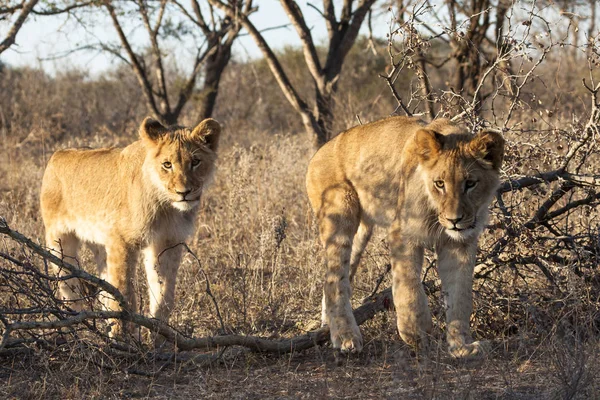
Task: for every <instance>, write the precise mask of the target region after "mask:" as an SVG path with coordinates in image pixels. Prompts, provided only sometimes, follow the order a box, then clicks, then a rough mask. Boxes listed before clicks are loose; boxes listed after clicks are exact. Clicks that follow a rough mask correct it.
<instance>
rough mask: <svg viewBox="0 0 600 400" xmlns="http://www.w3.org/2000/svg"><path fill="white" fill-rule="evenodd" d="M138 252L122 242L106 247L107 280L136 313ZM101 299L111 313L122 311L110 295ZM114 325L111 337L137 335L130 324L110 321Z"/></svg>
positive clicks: (115, 241)
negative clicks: (127, 334)
mask: <svg viewBox="0 0 600 400" xmlns="http://www.w3.org/2000/svg"><path fill="white" fill-rule="evenodd" d="M137 257H138V252H137V251H136V250H135V249H133V248H132V247H131V246H128V245H127V244H126V243H125V242H123V241H121V240H113V241H111V242H110V243H108V244H107V245H106V280H107V281H108V283H110V284H111V285H113V286H114V287H116V288H117V289H118V290H119V291H120V292H121V294H122V295H123V297H124V298H125V300H126V301H127V308H128V310H130V311H133V312H135V311H136V308H137V302H136V296H135V279H136V264H137ZM103 295H104V296H105V297H104V298H102V299H101V302H102V304H103V305H104V307H105V308H106V309H107V310H109V311H121V306H120V304H119V302H118V301H117V300H116V299H114V298H112V297H111V296H110V295H107V294H103ZM109 322H110V323H111V325H112V329H111V331H110V334H109V336H111V337H116V336H119V335H121V334H122V333H123V331H124V330H125V331H128V332H129V333H135V332H134V331H133V330H132V329H131V324H130V323H123V322H122V321H118V320H111V321H109Z"/></svg>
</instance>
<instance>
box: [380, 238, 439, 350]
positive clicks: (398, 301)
mask: <svg viewBox="0 0 600 400" xmlns="http://www.w3.org/2000/svg"><path fill="white" fill-rule="evenodd" d="M390 239H391V243H390V245H391V246H392V249H391V250H392V251H391V256H392V279H393V281H392V294H393V297H394V307H395V308H396V323H397V325H398V332H399V333H400V337H401V338H402V340H404V341H405V342H406V343H408V344H409V345H411V346H414V347H417V348H421V349H424V348H427V346H428V342H429V341H428V336H429V334H430V333H431V330H432V329H433V323H432V321H431V312H430V311H429V305H428V302H427V295H426V294H425V290H424V289H423V284H422V283H421V269H422V266H423V247H422V246H419V245H417V244H415V243H411V242H409V241H406V240H404V239H403V238H402V237H401V234H400V232H398V231H396V232H394V231H392V233H391V235H390Z"/></svg>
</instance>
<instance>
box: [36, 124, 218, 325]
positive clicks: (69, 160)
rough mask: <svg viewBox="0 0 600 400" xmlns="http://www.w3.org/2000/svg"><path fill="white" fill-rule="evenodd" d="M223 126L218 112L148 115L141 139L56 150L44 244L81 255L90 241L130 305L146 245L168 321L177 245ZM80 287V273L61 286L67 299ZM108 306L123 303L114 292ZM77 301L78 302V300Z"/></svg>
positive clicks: (151, 278) (46, 196) (46, 195)
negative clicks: (182, 123)
mask: <svg viewBox="0 0 600 400" xmlns="http://www.w3.org/2000/svg"><path fill="white" fill-rule="evenodd" d="M220 132H221V127H220V125H219V123H218V122H216V121H215V120H213V119H206V120H204V121H202V122H201V123H200V124H199V125H198V126H196V127H195V128H194V129H188V128H184V127H179V126H173V127H168V128H167V127H164V126H162V125H161V124H160V123H159V122H157V121H155V120H153V119H150V118H146V119H145V120H144V121H143V122H142V125H141V126H140V129H139V134H140V140H138V141H136V142H134V143H132V144H131V145H129V146H127V147H125V148H104V149H96V150H79V149H68V150H61V151H58V152H56V153H55V154H54V155H53V156H52V158H51V159H50V161H49V162H48V166H47V168H46V172H45V173H44V179H43V182H42V191H41V196H40V197H41V211H42V217H43V219H44V225H45V227H46V245H47V246H48V247H49V248H51V249H53V250H54V251H56V252H59V253H61V252H62V254H63V255H64V256H68V257H76V255H77V249H78V247H79V244H80V243H81V242H85V243H87V244H89V246H90V247H91V249H92V251H93V253H94V256H95V258H96V262H97V264H98V272H99V273H100V275H101V277H102V278H103V279H106V280H107V281H108V282H109V283H111V284H112V285H114V286H115V287H116V288H117V289H119V290H120V291H121V293H122V294H123V295H124V296H125V298H126V299H127V301H128V305H129V307H130V309H132V310H135V308H136V301H135V300H136V298H135V294H134V292H133V286H134V281H135V270H136V264H137V260H138V254H139V252H140V251H142V252H143V255H144V259H145V261H144V263H145V268H146V275H147V277H148V291H149V296H150V314H151V315H152V316H154V317H157V318H160V319H162V320H165V321H166V320H167V319H168V317H169V314H170V312H171V309H172V307H173V302H174V298H175V281H176V276H177V270H178V268H179V261H180V258H181V248H180V246H176V245H177V244H178V243H181V242H183V241H184V240H186V239H187V238H188V237H189V236H190V235H191V234H192V233H193V231H194V221H195V219H196V214H197V211H198V205H199V204H200V196H201V195H202V190H203V189H204V187H205V185H206V184H207V183H208V181H209V180H210V179H211V177H212V175H213V171H214V165H215V159H216V150H217V145H218V140H219V135H220ZM61 273H62V272H61ZM81 289H82V288H81V287H80V283H79V281H78V280H77V279H69V280H67V281H66V282H63V283H62V284H61V286H60V292H61V296H62V297H63V298H64V299H65V300H67V301H75V300H76V299H80V298H81V297H82V291H81ZM104 305H105V307H106V308H107V309H109V310H118V309H119V306H118V303H117V302H116V301H115V300H114V299H110V300H106V301H104ZM73 307H75V308H80V307H81V304H79V302H76V301H75V302H74V303H73ZM118 330H119V328H117V329H116V330H115V331H113V332H112V334H113V335H114V334H117V333H118Z"/></svg>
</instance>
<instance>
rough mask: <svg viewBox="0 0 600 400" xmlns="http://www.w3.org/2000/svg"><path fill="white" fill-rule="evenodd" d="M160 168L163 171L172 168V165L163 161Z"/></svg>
mask: <svg viewBox="0 0 600 400" xmlns="http://www.w3.org/2000/svg"><path fill="white" fill-rule="evenodd" d="M162 166H163V168H164V169H171V167H173V164H171V162H170V161H165V162H164V163H162Z"/></svg>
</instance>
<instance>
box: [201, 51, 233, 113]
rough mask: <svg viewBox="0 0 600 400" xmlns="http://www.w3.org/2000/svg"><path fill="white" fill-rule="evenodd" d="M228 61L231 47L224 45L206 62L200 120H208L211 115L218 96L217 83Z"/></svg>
mask: <svg viewBox="0 0 600 400" xmlns="http://www.w3.org/2000/svg"><path fill="white" fill-rule="evenodd" d="M230 59H231V46H229V45H227V44H224V45H221V46H219V49H218V50H217V51H216V52H215V54H213V55H212V56H210V57H208V59H207V60H206V70H205V76H204V88H203V93H202V95H203V96H202V103H201V105H200V110H199V114H200V118H202V119H205V118H210V117H211V116H212V114H213V111H214V108H215V104H216V103H217V95H218V94H219V83H220V82H221V77H222V76H223V71H225V68H226V67H227V64H229V60H230Z"/></svg>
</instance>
